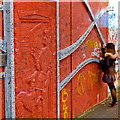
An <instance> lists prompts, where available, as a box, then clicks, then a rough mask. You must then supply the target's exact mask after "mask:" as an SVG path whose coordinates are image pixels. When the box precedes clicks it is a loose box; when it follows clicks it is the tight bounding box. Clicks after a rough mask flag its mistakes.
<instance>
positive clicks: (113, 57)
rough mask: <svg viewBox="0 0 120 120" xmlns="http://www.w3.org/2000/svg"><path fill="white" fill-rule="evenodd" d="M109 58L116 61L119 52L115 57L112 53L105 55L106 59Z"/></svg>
mask: <svg viewBox="0 0 120 120" xmlns="http://www.w3.org/2000/svg"><path fill="white" fill-rule="evenodd" d="M107 56H109V57H110V58H111V59H115V58H117V57H118V52H117V51H116V53H115V54H114V55H113V54H112V53H105V57H107Z"/></svg>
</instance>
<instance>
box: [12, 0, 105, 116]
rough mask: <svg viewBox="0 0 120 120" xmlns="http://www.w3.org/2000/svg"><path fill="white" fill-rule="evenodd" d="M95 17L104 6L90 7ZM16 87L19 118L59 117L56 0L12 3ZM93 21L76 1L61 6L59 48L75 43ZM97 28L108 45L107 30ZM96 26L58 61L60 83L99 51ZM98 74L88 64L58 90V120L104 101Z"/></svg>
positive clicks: (17, 114)
mask: <svg viewBox="0 0 120 120" xmlns="http://www.w3.org/2000/svg"><path fill="white" fill-rule="evenodd" d="M90 5H91V8H92V10H93V12H94V14H95V15H96V14H97V13H98V12H99V11H100V10H101V9H103V8H105V7H106V6H107V3H105V2H104V3H94V2H93V3H90ZM14 23H15V25H14V26H15V29H14V31H15V86H16V89H15V90H16V116H17V118H56V117H57V115H56V114H57V111H56V109H57V104H56V102H57V96H56V92H57V91H56V86H57V84H56V83H57V77H56V73H57V68H56V61H57V60H56V59H57V57H56V47H57V45H56V4H55V3H54V2H40V3H33V2H31V3H14ZM91 23H92V19H91V17H90V14H89V12H88V10H87V8H86V7H85V5H84V3H82V2H80V3H78V2H73V3H72V2H71V3H70V2H60V49H64V48H66V47H68V46H70V45H71V44H73V43H74V42H75V41H77V40H78V39H79V37H80V36H81V35H83V34H84V32H85V31H86V30H87V29H88V27H89V26H90V24H91ZM99 27H100V30H101V32H102V34H103V37H104V39H105V40H106V41H107V28H102V27H101V26H99ZM100 44H101V40H100V37H99V35H98V32H97V30H96V28H95V27H94V29H93V30H92V31H91V32H90V34H89V35H88V37H87V38H86V40H85V41H84V42H83V43H82V45H81V46H80V47H79V48H78V49H77V50H76V51H75V52H74V53H73V54H72V55H70V56H69V57H67V58H65V59H63V60H62V61H61V62H60V80H61V81H62V80H63V79H65V78H66V77H67V76H68V75H69V74H70V73H71V72H72V71H73V70H74V69H75V68H76V67H77V66H78V65H79V64H80V63H81V62H83V61H84V60H86V59H88V58H91V57H93V58H97V57H96V56H92V55H93V52H94V50H95V49H97V50H98V52H99V49H100ZM101 74H102V71H101V70H100V66H99V64H97V63H90V64H88V65H86V66H85V67H84V68H82V69H81V70H80V71H79V72H78V74H76V75H75V77H74V78H73V79H72V81H70V82H69V83H68V84H67V85H66V86H65V88H64V89H63V90H62V91H61V98H60V100H61V102H60V103H61V106H60V109H61V118H71V117H73V118H74V117H76V116H77V115H80V114H81V113H83V112H84V111H86V110H88V109H89V108H91V107H92V106H94V105H95V104H98V103H99V102H101V101H103V100H104V99H106V98H107V87H106V85H105V84H104V83H103V82H102V81H101V77H102V76H101Z"/></svg>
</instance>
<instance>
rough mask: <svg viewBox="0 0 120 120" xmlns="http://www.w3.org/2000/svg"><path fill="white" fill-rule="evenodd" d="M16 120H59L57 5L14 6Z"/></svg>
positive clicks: (31, 4)
mask: <svg viewBox="0 0 120 120" xmlns="http://www.w3.org/2000/svg"><path fill="white" fill-rule="evenodd" d="M14 14H15V19H14V20H15V21H14V22H15V84H16V117H17V118H54V117H56V15H55V14H56V6H55V3H54V2H52V3H48V2H39V3H37V2H35V3H33V2H31V3H30V2H29V3H22V2H19V3H14Z"/></svg>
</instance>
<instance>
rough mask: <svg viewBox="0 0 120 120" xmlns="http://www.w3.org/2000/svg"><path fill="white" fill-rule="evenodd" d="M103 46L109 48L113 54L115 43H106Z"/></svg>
mask: <svg viewBox="0 0 120 120" xmlns="http://www.w3.org/2000/svg"><path fill="white" fill-rule="evenodd" d="M105 48H107V49H111V50H112V53H113V54H115V45H114V44H113V43H107V45H106V47H105Z"/></svg>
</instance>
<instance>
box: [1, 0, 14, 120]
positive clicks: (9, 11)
mask: <svg viewBox="0 0 120 120" xmlns="http://www.w3.org/2000/svg"><path fill="white" fill-rule="evenodd" d="M0 10H2V11H3V21H4V22H3V24H4V28H3V29H4V40H0V49H1V50H2V51H3V52H4V54H3V55H6V57H7V58H6V60H5V59H4V60H3V61H4V62H5V61H6V64H4V65H3V66H4V67H5V72H3V73H0V78H4V85H5V118H15V83H14V82H15V81H14V23H13V0H7V1H6V0H3V4H2V5H0Z"/></svg>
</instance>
